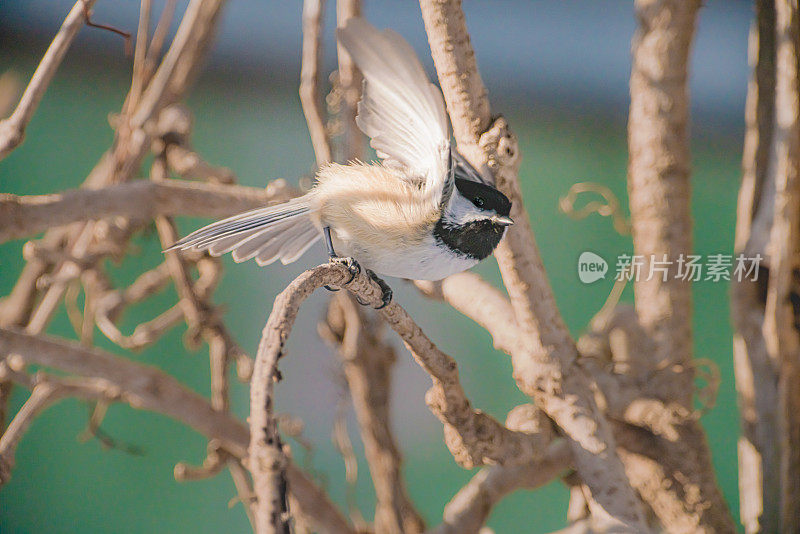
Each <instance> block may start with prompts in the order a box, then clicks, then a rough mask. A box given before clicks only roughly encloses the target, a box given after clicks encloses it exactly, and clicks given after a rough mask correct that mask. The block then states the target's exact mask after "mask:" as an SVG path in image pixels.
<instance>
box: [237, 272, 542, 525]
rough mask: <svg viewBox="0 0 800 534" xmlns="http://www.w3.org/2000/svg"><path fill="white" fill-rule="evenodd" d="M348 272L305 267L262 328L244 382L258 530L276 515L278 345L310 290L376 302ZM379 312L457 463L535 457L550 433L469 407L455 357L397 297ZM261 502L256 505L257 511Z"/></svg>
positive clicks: (364, 279)
mask: <svg viewBox="0 0 800 534" xmlns="http://www.w3.org/2000/svg"><path fill="white" fill-rule="evenodd" d="M350 278H351V274H350V272H349V271H348V270H347V268H346V267H344V266H343V265H341V264H339V263H330V264H325V265H320V266H319V267H316V268H314V269H311V270H308V271H306V272H305V273H303V274H301V275H300V276H298V277H297V278H296V279H295V280H294V281H293V282H292V283H291V284H289V286H288V287H287V288H286V289H285V290H284V291H283V292H281V293H280V294H279V295H278V297H277V298H276V299H275V304H274V306H273V309H272V313H271V314H270V318H269V320H268V321H267V324H266V326H265V327H264V332H263V335H262V338H261V344H260V345H259V351H258V355H257V356H256V364H255V368H254V371H253V380H252V382H251V395H250V409H251V413H250V427H251V433H252V437H251V448H250V454H251V461H250V464H251V465H250V469H251V470H252V472H253V478H254V481H255V489H256V494H257V496H258V498H259V502H260V503H262V505H263V503H265V502H269V503H273V504H270V505H263V506H264V509H265V510H267V514H265V515H262V519H261V522H259V525H262V526H263V530H259V532H262V531H264V532H268V531H269V530H268V525H270V524H271V523H272V517H275V515H274V510H275V507H274V499H275V495H276V494H278V493H279V490H280V487H279V485H280V480H281V478H280V472H281V469H282V466H283V463H284V460H283V453H282V451H281V450H280V449H279V447H278V446H277V439H276V438H277V426H276V424H275V418H274V415H273V414H272V389H273V380H275V378H276V377H278V376H279V374H278V371H277V364H278V359H279V358H280V357H281V356H282V355H283V354H284V344H285V342H286V340H287V339H288V337H289V334H290V333H291V328H292V325H293V323H294V319H295V317H296V316H297V312H298V310H299V307H300V304H301V303H302V302H303V301H304V300H305V299H306V298H307V297H308V296H309V295H310V294H311V293H312V292H313V291H314V290H315V289H317V288H319V287H322V286H324V285H328V286H335V287H342V286H344V287H346V288H347V289H348V290H349V291H350V292H351V293H353V294H354V295H357V296H358V297H359V298H360V299H361V300H362V301H363V302H366V303H367V304H369V305H372V306H373V307H379V306H381V304H382V302H381V295H382V291H381V290H380V288H379V287H378V285H377V284H375V283H374V282H373V281H372V280H371V279H370V278H369V277H368V276H367V275H366V274H364V273H359V274H358V275H357V276H355V277H354V278H353V279H352V281H350V282H349V283H346V282H347V281H348V280H349V279H350ZM379 314H380V315H381V317H382V318H383V320H384V321H385V322H386V323H387V324H388V325H389V326H390V327H391V328H392V329H393V330H394V331H395V332H396V333H397V334H398V335H399V336H400V338H401V339H402V340H403V342H404V343H405V345H406V347H407V348H408V349H409V351H410V352H411V353H412V355H413V356H414V359H415V360H416V361H417V363H418V364H419V365H420V366H421V367H422V368H423V369H424V370H425V371H426V372H427V373H428V374H430V375H431V379H432V381H433V387H432V388H431V389H430V390H429V391H428V394H427V395H426V402H427V404H428V406H429V408H430V409H431V411H432V412H433V413H434V414H435V415H436V416H437V417H438V418H439V419H440V420H441V421H442V423H443V424H444V425H445V441H446V443H447V445H448V448H449V449H450V452H451V453H452V454H453V456H454V457H455V458H456V461H458V462H459V463H460V464H461V465H463V466H465V467H472V466H475V465H483V464H485V463H501V464H502V463H506V462H509V461H512V460H513V459H514V458H524V457H528V458H531V457H537V455H538V453H539V452H540V451H541V450H543V448H544V446H546V444H547V442H548V441H549V436H542V435H538V434H529V433H526V432H519V431H513V430H510V429H508V428H506V427H505V426H503V425H502V424H500V423H499V422H497V421H496V420H495V419H493V418H492V417H490V416H488V415H487V414H484V413H483V412H480V411H477V410H473V408H472V406H471V404H470V402H469V399H467V397H466V396H465V394H464V390H463V389H462V387H461V384H460V382H459V380H458V370H457V365H456V362H455V360H453V359H452V358H451V357H450V356H448V355H447V354H445V353H443V352H442V351H440V350H439V349H438V348H437V347H436V345H434V344H433V343H432V342H431V341H430V339H428V337H427V336H426V335H425V334H424V333H423V332H422V329H421V328H420V327H419V326H418V325H417V324H416V323H415V322H414V320H413V319H412V318H411V317H410V316H409V315H408V313H407V312H406V311H405V310H404V309H403V308H401V307H400V306H399V305H398V304H397V303H396V302H394V301H393V302H391V303H389V304H388V305H387V306H386V307H384V308H383V309H381V310H380V311H379ZM262 496H263V497H262ZM262 505H259V509H260V510H262ZM270 510H271V512H270ZM256 517H258V514H256Z"/></svg>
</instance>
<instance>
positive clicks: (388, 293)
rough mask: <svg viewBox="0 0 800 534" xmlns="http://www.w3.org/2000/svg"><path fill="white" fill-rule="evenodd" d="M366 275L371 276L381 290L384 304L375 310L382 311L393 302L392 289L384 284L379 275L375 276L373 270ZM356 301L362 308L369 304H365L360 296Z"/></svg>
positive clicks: (368, 270) (367, 271)
mask: <svg viewBox="0 0 800 534" xmlns="http://www.w3.org/2000/svg"><path fill="white" fill-rule="evenodd" d="M366 273H367V276H369V277H370V278H371V279H372V281H373V282H375V283H376V284H378V286H379V287H380V288H381V292H382V293H381V303H382V304H381V305H380V306H378V307H377V308H375V309H376V310H380V309H383V308H385V307H386V306H387V305H388V304H389V303H390V302H391V301H392V288H391V287H389V284H387V283H386V282H384V281H383V279H382V278H381V277H379V276H378V275H377V274H375V273H374V272H373V271H372V270H370V269H367V270H366ZM356 300H357V301H358V303H359V304H361V305H362V306H367V305H368V304H369V303H368V302H363V301H362V300H361V299H360V298H358V296H356Z"/></svg>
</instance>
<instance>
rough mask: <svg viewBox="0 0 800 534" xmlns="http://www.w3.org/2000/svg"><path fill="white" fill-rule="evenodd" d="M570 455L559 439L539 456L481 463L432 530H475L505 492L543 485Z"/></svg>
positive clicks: (459, 533)
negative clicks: (503, 461) (531, 458)
mask: <svg viewBox="0 0 800 534" xmlns="http://www.w3.org/2000/svg"><path fill="white" fill-rule="evenodd" d="M571 458H572V453H571V452H570V449H569V446H568V444H567V443H566V442H565V441H563V440H561V441H557V442H554V443H553V444H551V445H550V446H549V447H548V448H547V450H546V452H545V453H544V455H543V456H542V457H541V458H539V459H536V460H533V461H529V462H525V463H521V464H508V465H492V466H488V467H484V468H483V469H481V470H480V471H479V472H478V474H476V475H475V476H474V477H472V479H471V480H470V481H469V482H468V483H467V484H466V485H465V486H464V487H463V488H461V489H460V490H459V491H458V493H457V494H456V495H455V496H453V498H452V499H451V500H450V502H449V503H447V506H445V508H444V521H443V522H442V524H441V525H439V526H438V527H436V528H435V529H433V530H432V531H431V533H432V534H473V533H474V534H478V533H479V532H480V531H481V529H482V527H483V526H484V525H485V524H486V521H487V519H489V514H490V513H491V511H492V510H493V509H494V507H495V505H496V504H497V503H498V502H500V501H501V500H502V499H503V498H504V497H505V496H506V495H509V494H510V493H513V492H514V491H516V490H519V489H528V490H533V489H537V488H540V487H542V486H544V485H545V484H547V483H549V482H551V481H552V480H553V479H554V478H556V477H558V476H559V475H560V474H562V473H563V472H564V471H565V470H567V469H569V467H570V461H571ZM531 519H533V518H531Z"/></svg>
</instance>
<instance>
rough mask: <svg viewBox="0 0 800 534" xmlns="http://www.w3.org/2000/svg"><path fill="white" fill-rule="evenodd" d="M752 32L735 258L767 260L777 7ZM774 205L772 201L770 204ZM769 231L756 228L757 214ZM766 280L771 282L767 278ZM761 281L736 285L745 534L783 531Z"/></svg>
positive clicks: (760, 11) (763, 1)
mask: <svg viewBox="0 0 800 534" xmlns="http://www.w3.org/2000/svg"><path fill="white" fill-rule="evenodd" d="M755 9H756V20H755V22H754V24H753V26H752V27H751V30H750V44H749V51H748V52H749V61H750V65H751V69H752V70H751V75H750V81H749V83H748V88H747V105H746V108H745V123H746V131H745V140H744V150H743V157H742V185H741V187H740V189H739V202H738V207H737V215H736V254H737V255H738V254H745V253H747V255H748V256H753V255H755V254H756V253H759V254H762V255H765V246H760V245H757V244H756V243H758V244H761V243H763V244H765V243H766V242H767V241H768V239H769V228H770V227H771V225H772V213H773V209H772V208H773V204H774V202H773V201H774V190H775V188H774V180H769V179H768V169H769V164H768V163H769V154H770V149H771V140H772V134H773V123H774V118H775V3H774V1H773V0H757V1H756V2H755ZM769 199H772V200H773V201H770V200H769ZM757 213H759V218H760V219H761V220H763V221H769V223H768V224H756V214H757ZM762 276H765V275H764V274H762ZM760 285H763V283H762V284H759V282H758V281H755V280H750V279H748V278H745V279H743V280H732V281H731V318H732V320H733V325H734V328H735V331H734V338H733V363H734V371H735V376H736V392H737V394H738V397H739V411H740V415H741V420H742V435H741V436H740V437H739V447H738V449H739V499H740V513H739V516H740V519H741V522H742V524H743V525H744V528H745V532H748V533H750V534H753V533H756V532H776V531H778V529H779V526H778V525H779V522H780V497H779V495H780V472H781V465H780V455H779V447H778V443H777V441H776V440H775V439H774V437H775V436H776V435H778V430H777V418H776V414H775V406H777V405H778V379H777V369H776V368H775V367H773V365H772V362H771V360H770V357H769V354H768V353H767V348H766V344H765V342H764V332H763V329H762V325H763V323H764V306H765V302H764V300H763V298H762V297H761V293H762V290H761V288H760V287H759V286H760Z"/></svg>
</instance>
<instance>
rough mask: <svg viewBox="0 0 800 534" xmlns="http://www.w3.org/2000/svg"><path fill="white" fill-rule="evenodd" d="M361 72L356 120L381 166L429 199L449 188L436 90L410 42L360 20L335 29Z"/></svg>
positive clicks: (445, 129) (445, 137) (439, 98)
mask: <svg viewBox="0 0 800 534" xmlns="http://www.w3.org/2000/svg"><path fill="white" fill-rule="evenodd" d="M337 36H338V38H339V42H340V43H341V44H342V46H344V48H345V49H346V50H347V52H348V53H349V54H350V55H351V56H352V57H353V60H354V61H355V63H356V65H357V66H358V68H359V69H360V70H361V72H362V74H363V75H364V93H363V96H362V98H361V102H359V104H358V117H357V118H356V123H357V124H358V127H359V128H360V129H361V131H362V132H364V133H365V134H366V135H367V136H369V137H370V139H371V142H370V145H371V146H372V148H374V149H375V151H376V152H377V154H378V156H379V157H380V158H381V159H383V160H384V164H385V165H387V166H390V167H396V168H399V169H401V170H402V171H403V172H404V173H405V174H406V175H408V176H409V179H411V180H416V181H418V182H420V183H421V185H422V187H423V188H424V189H425V191H427V192H429V193H431V195H432V196H433V197H434V198H437V199H438V198H439V197H441V196H442V193H443V192H444V193H446V192H447V191H449V190H451V189H452V185H451V184H452V173H451V172H450V168H449V160H450V158H451V156H450V136H449V133H448V131H449V125H448V122H447V113H446V111H445V107H444V100H443V99H442V93H441V91H439V88H438V87H436V86H435V85H434V84H432V83H431V82H430V80H429V79H428V77H427V75H426V74H425V70H424V69H423V68H422V64H421V63H420V62H419V59H418V58H417V55H416V54H415V53H414V50H413V49H412V48H411V46H410V45H409V44H408V43H407V42H406V41H405V40H404V39H403V38H402V37H400V35H398V34H397V33H395V32H393V31H392V30H383V31H379V30H378V29H377V28H375V27H374V26H372V25H371V24H369V23H368V22H367V21H365V20H364V19H361V18H352V19H350V20H348V22H347V25H346V26H345V27H344V28H341V29H339V30H338V32H337Z"/></svg>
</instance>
